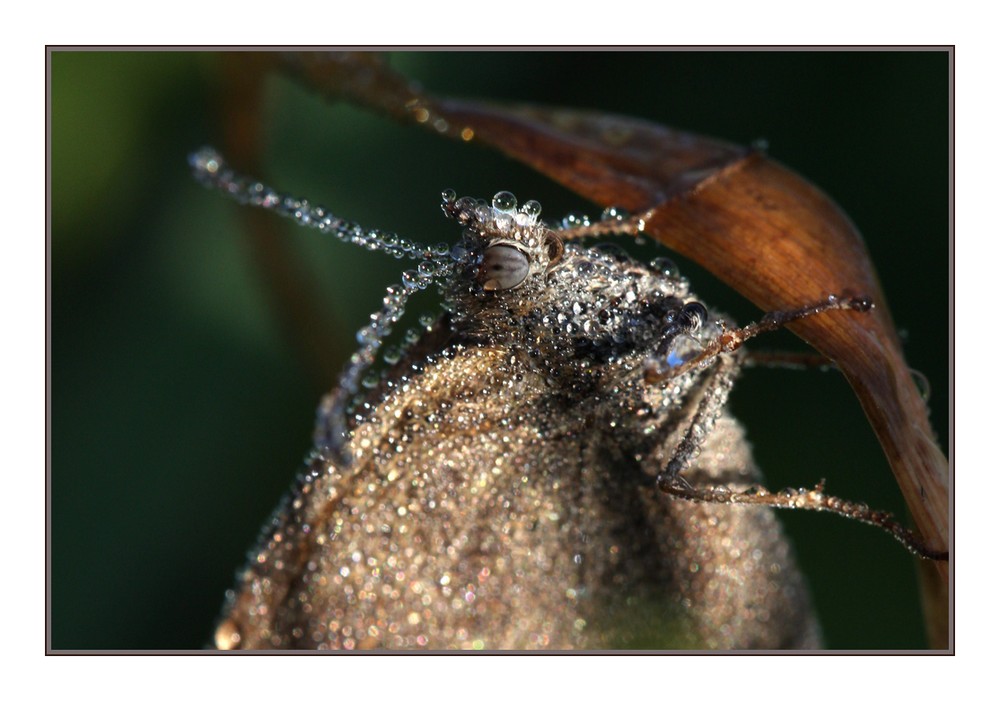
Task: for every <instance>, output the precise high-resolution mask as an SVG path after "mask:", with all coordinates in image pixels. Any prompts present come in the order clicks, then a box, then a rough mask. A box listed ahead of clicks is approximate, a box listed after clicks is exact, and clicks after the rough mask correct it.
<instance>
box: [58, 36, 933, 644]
mask: <svg viewBox="0 0 1000 701" xmlns="http://www.w3.org/2000/svg"><path fill="white" fill-rule="evenodd" d="M948 59H949V57H948V54H947V53H946V52H943V51H935V52H928V51H872V52H823V51H815V52H708V51H696V52H656V53H650V52H627V53H614V52H588V53H578V52H559V53H552V52H527V53H503V52H494V53H486V52H475V53H449V52H419V53H398V54H393V55H392V57H391V62H392V64H393V65H394V66H395V67H396V68H398V69H399V70H401V71H402V72H404V73H405V74H406V75H408V76H410V77H412V78H414V79H417V80H419V81H420V82H421V83H422V84H423V85H424V87H425V88H426V89H428V90H430V91H432V92H434V93H438V94H452V95H456V96H462V97H469V98H489V99H496V100H510V101H528V102H536V103H546V104H553V105H564V106H573V107H581V108H590V109H596V110H602V111H609V112H618V113H623V114H629V115H633V116H640V117H644V118H647V119H650V120H653V121H657V122H661V123H665V124H668V125H670V126H673V127H676V128H681V129H686V130H689V131H693V132H697V133H701V134H706V135H710V136H715V137H718V138H722V139H726V140H729V141H733V142H738V143H750V142H752V141H755V140H757V139H766V140H767V141H768V142H769V144H770V149H769V151H770V154H771V156H772V157H774V158H775V159H777V160H779V161H781V162H783V163H784V164H786V165H788V166H790V167H792V168H793V169H795V170H797V171H798V172H800V173H801V174H803V175H805V176H806V177H807V178H809V179H810V180H812V181H813V182H815V183H816V184H817V185H819V186H820V187H821V188H822V189H824V190H825V191H826V192H827V193H828V194H829V195H831V196H832V198H833V199H834V200H835V201H836V202H838V203H839V204H840V205H841V206H842V207H843V209H844V210H845V211H846V212H847V213H848V214H849V215H850V216H851V218H852V219H853V220H854V222H855V223H856V224H857V226H858V228H859V229H860V231H861V232H862V234H863V235H864V237H865V240H866V242H867V244H868V246H869V249H870V252H871V254H872V257H873V259H874V261H875V263H876V266H877V268H878V270H879V273H880V275H881V278H882V282H883V285H884V288H885V291H886V294H887V297H888V299H889V302H890V304H891V306H892V312H893V315H894V318H895V319H896V322H897V324H898V326H899V328H900V329H901V330H902V332H903V333H904V335H905V339H906V345H905V350H906V353H907V358H908V360H909V362H910V365H911V366H912V367H913V368H915V369H916V370H919V371H920V372H921V373H923V375H925V376H926V377H927V379H928V380H929V382H930V387H931V394H930V399H929V402H930V407H931V419H932V422H933V425H934V427H935V429H936V431H937V432H938V436H939V438H940V440H941V443H942V446H943V449H944V450H945V453H946V454H948V455H950V454H951V451H950V447H949V446H950V440H951V436H950V432H949V408H950V399H951V386H950V383H949V378H950V373H949V360H950V358H949V352H950V349H951V347H952V346H951V341H950V321H951V300H950V290H951V287H950V272H951V270H952V268H951V264H950V260H951V259H950V238H949V209H948V199H949V197H948V196H949V189H948V183H949V181H948V172H949V166H950V160H949V153H950V152H949V145H950V132H949V77H950V69H949V61H948ZM49 77H50V103H49V104H50V113H51V124H50V134H51V149H50V168H49V173H50V177H51V181H50V187H51V200H50V201H51V209H50V213H49V216H50V223H51V249H50V252H51V275H50V278H49V280H50V285H51V288H50V289H51V294H50V302H51V316H50V320H51V331H50V342H51V383H50V392H51V397H50V407H51V424H50V437H51V445H50V458H51V460H50V472H49V479H48V486H49V495H50V502H49V511H48V513H49V523H50V526H49V537H50V542H49V594H50V609H49V615H48V623H49V626H50V631H51V638H50V642H51V645H52V646H53V647H54V648H58V649H190V648H200V647H203V646H204V645H205V644H206V643H207V642H208V641H209V640H210V635H211V631H212V628H213V623H214V621H215V619H216V616H217V615H218V613H219V610H220V607H221V604H222V597H223V593H224V591H225V589H226V588H227V587H229V586H230V585H231V584H232V583H233V581H234V576H235V572H236V570H237V569H238V568H239V567H240V566H241V563H242V561H243V558H244V556H245V552H246V549H247V548H248V547H249V546H250V545H251V544H252V543H253V541H254V540H255V538H256V535H257V533H258V530H259V528H260V526H261V525H262V524H263V522H264V520H265V519H266V518H267V516H268V515H269V513H270V511H271V510H272V509H273V507H274V506H275V505H276V504H277V502H278V499H279V498H280V497H281V496H282V494H283V493H284V492H285V490H286V489H287V487H288V485H289V484H290V483H291V481H292V479H293V476H294V474H295V472H296V471H297V470H298V468H299V465H300V464H301V458H302V457H303V456H304V455H305V453H306V451H307V449H308V447H309V441H310V433H311V426H312V420H313V414H314V409H315V406H316V404H317V401H318V400H319V398H320V396H321V395H322V393H323V392H325V391H326V390H327V389H328V388H329V387H330V386H332V384H333V382H334V377H333V374H332V372H331V373H325V372H324V371H317V370H316V368H315V366H310V365H309V363H307V362H305V361H304V360H303V354H302V352H301V350H300V349H301V347H302V343H301V341H296V339H292V338H289V336H288V333H287V325H286V324H284V323H283V320H282V318H281V315H282V314H284V313H285V312H284V311H283V310H282V307H281V306H280V305H277V304H275V302H274V299H273V297H272V296H271V295H270V293H269V291H268V288H267V286H266V285H265V284H264V283H263V282H262V278H263V276H262V275H261V271H260V261H259V259H256V258H255V257H254V255H253V254H252V252H251V247H250V243H249V240H248V237H247V235H246V231H245V226H244V223H243V220H242V219H241V215H240V212H239V211H238V209H239V208H238V207H237V206H236V205H235V204H233V203H232V202H229V201H226V200H225V199H224V198H222V197H221V196H219V195H218V194H216V193H211V192H208V191H206V190H204V189H202V188H201V187H199V186H198V185H196V184H195V183H194V182H192V180H191V179H190V177H189V174H188V169H187V165H186V156H187V154H188V153H189V152H190V151H191V150H193V149H195V148H197V147H199V146H201V145H203V144H206V143H215V144H221V143H222V135H223V133H224V130H225V128H226V124H225V123H223V121H224V120H222V119H221V118H220V115H221V114H222V112H221V110H220V101H221V99H222V98H224V97H225V96H226V94H227V89H228V87H227V86H228V85H229V81H230V80H231V79H230V78H229V77H227V75H226V74H225V73H223V71H222V70H221V69H220V61H219V56H218V55H215V54H206V53H185V52H169V53H166V52H163V53H161V52H141V53H135V52H61V51H60V52H53V53H52V54H51V56H50V76H49ZM264 95H265V109H264V120H263V124H264V127H265V128H264V133H263V134H262V135H261V144H260V149H261V152H262V154H263V157H262V160H261V163H262V165H261V169H262V172H261V173H259V175H261V176H263V177H265V179H266V180H268V181H269V182H270V183H271V184H273V185H275V186H277V187H279V188H281V189H284V190H287V191H291V192H294V193H296V194H301V195H303V196H308V197H309V198H310V199H312V200H313V201H316V202H322V203H324V204H326V205H328V206H329V207H330V209H331V210H332V211H334V212H336V213H338V214H340V215H341V216H344V217H348V218H351V219H354V220H355V221H359V222H362V223H364V224H366V225H368V226H373V227H379V228H382V229H385V230H390V231H395V232H398V233H400V234H402V235H407V236H410V237H413V238H417V239H421V240H424V241H430V242H434V241H442V240H444V241H450V240H452V238H453V237H454V236H455V235H456V233H457V231H456V228H455V227H454V225H453V224H451V223H449V222H447V221H446V220H444V218H443V217H442V216H441V214H440V210H439V208H438V198H439V192H440V191H441V189H443V188H444V187H453V188H455V189H456V190H458V191H459V194H472V195H475V196H484V197H485V196H490V195H492V193H494V192H496V191H497V190H500V189H509V190H511V191H513V192H514V193H515V194H517V195H518V196H519V198H521V199H522V200H523V199H527V198H529V197H531V198H536V199H538V200H540V201H541V202H542V204H543V206H544V208H545V211H544V212H543V216H545V215H548V216H549V217H553V218H558V217H561V216H562V215H563V214H564V213H566V212H568V211H570V210H581V211H585V212H589V213H591V214H592V215H596V214H597V211H596V208H595V207H593V206H591V205H589V204H588V203H586V202H584V201H581V200H580V199H579V198H577V197H575V196H574V195H572V194H570V193H567V192H565V191H563V190H562V189H561V188H559V187H558V186H556V185H554V184H552V183H550V182H547V181H546V180H545V179H544V178H542V177H541V176H538V175H536V174H534V173H532V172H530V171H529V170H527V169H526V168H525V167H523V166H521V165H519V164H517V163H514V162H511V161H508V160H506V159H505V158H503V157H501V156H499V155H496V154H494V153H491V152H487V151H485V150H481V149H479V148H477V147H474V146H469V145H465V144H457V143H451V142H448V141H445V140H442V139H439V138H436V137H435V136H433V135H432V134H429V133H424V132H422V131H418V130H416V129H413V128H407V127H403V126H400V125H397V124H394V123H391V122H389V121H386V120H385V119H382V118H380V117H375V116H373V115H371V114H368V113H365V112H362V111H360V110H358V109H356V108H353V107H350V106H345V105H331V104H329V103H326V102H324V101H323V100H322V99H320V98H318V97H316V96H314V95H312V94H310V93H309V92H308V91H307V90H305V89H303V88H302V87H300V86H298V85H296V84H293V83H292V82H290V81H289V80H287V79H285V78H281V77H277V76H275V77H272V78H268V79H267V81H266V83H265V86H264ZM279 230H280V231H281V233H280V234H279V235H280V236H284V237H287V240H286V242H285V243H286V244H287V245H288V246H289V247H291V248H292V249H293V251H294V254H295V256H296V257H297V259H298V260H300V261H301V264H302V265H303V266H304V268H305V271H306V275H307V276H308V278H309V279H310V280H312V283H313V288H312V292H311V293H310V297H311V300H310V301H312V302H316V303H317V306H318V308H319V309H320V310H322V311H321V314H322V317H323V325H324V330H325V331H326V332H328V333H332V337H333V338H335V339H337V342H336V343H333V344H331V346H332V347H330V348H329V349H322V351H323V352H324V353H328V354H329V357H330V367H337V366H339V365H340V364H341V363H342V362H343V361H344V360H345V359H346V356H347V354H349V353H350V352H351V351H352V349H353V340H352V339H353V336H354V331H355V330H356V329H357V328H359V327H361V326H362V325H363V323H365V320H366V318H367V315H368V314H369V313H370V312H371V311H373V310H374V309H376V308H377V306H378V305H379V303H380V300H381V297H382V291H383V290H384V287H385V286H386V285H388V284H390V283H392V282H394V281H396V280H398V275H399V273H400V272H401V271H402V270H403V265H402V264H401V263H399V262H397V261H395V260H392V259H388V258H385V257H383V256H380V255H378V254H374V253H368V252H365V251H361V250H354V249H351V248H349V247H347V246H344V245H340V244H338V243H336V242H334V241H332V240H327V239H324V238H323V237H320V236H318V235H316V234H315V233H312V232H307V231H303V230H297V229H295V228H294V227H293V226H292V225H291V224H287V223H282V225H281V227H280V229H279ZM638 253H639V254H640V255H649V256H653V255H663V254H664V252H663V251H657V250H656V247H655V246H654V245H652V244H647V245H646V246H645V248H644V249H638ZM678 262H679V263H680V264H681V266H682V270H684V271H685V272H686V273H687V274H688V276H689V277H690V278H691V279H692V287H693V288H694V289H695V290H697V291H699V293H700V294H701V296H702V297H703V298H704V299H705V300H706V301H708V302H709V303H710V304H712V305H714V306H716V307H717V308H718V309H722V310H725V311H727V312H729V313H730V314H732V315H733V316H735V318H737V319H739V320H741V321H749V320H752V319H755V318H757V317H759V315H760V312H759V310H756V309H754V308H753V307H752V305H750V304H749V303H747V302H745V301H744V300H742V299H741V298H739V297H738V296H737V295H735V294H734V293H733V292H731V291H730V290H728V289H726V288H724V287H722V286H720V285H719V284H718V283H717V282H715V281H714V280H713V279H712V278H711V277H710V276H708V275H707V274H705V273H704V272H703V271H701V270H699V269H698V268H697V267H696V266H692V265H691V264H689V263H685V262H684V261H682V260H679V259H678ZM432 296H433V295H428V297H432ZM303 303H305V302H303ZM435 304H436V301H435V300H433V299H425V300H423V302H422V308H423V310H433V309H434V308H435ZM420 306H421V305H417V307H418V308H417V309H416V310H415V311H414V313H413V315H412V316H410V317H409V319H410V321H409V322H405V323H409V324H415V323H416V321H415V320H416V317H417V314H418V313H419V307H420ZM307 343H308V342H307ZM765 346H766V347H768V348H778V347H780V348H801V347H802V346H801V345H800V344H799V342H797V341H796V340H795V339H794V337H792V336H791V335H785V336H775V337H773V338H766V339H761V340H760V341H758V347H765ZM326 374H329V376H324V375H326ZM732 407H733V409H734V411H735V412H736V414H737V415H738V416H739V417H740V418H742V419H743V421H744V423H745V424H746V426H747V429H748V431H749V436H750V439H751V441H752V442H753V444H754V446H755V451H756V456H757V459H758V462H759V463H760V465H761V466H762V467H763V469H764V471H765V474H766V475H767V480H768V484H769V485H770V486H772V487H777V488H780V487H783V486H789V485H796V486H797V485H806V486H810V485H812V484H814V483H815V482H816V481H818V480H819V479H820V478H821V477H826V478H827V480H828V490H829V491H830V492H831V493H834V494H837V495H838V496H842V497H845V498H850V499H855V500H862V501H866V502H868V503H870V504H872V505H873V506H876V507H878V508H883V509H889V510H892V511H895V512H896V513H904V512H905V508H904V506H903V502H902V499H901V497H900V496H899V493H898V490H897V488H896V486H895V483H894V481H893V478H892V475H891V474H890V472H889V469H888V466H887V463H886V461H885V459H884V457H883V456H882V453H881V450H880V448H879V445H878V443H877V441H876V439H875V437H874V435H873V433H872V431H871V429H870V428H869V426H868V424H867V421H866V419H865V417H864V415H863V414H862V412H861V409H860V407H859V406H858V404H857V402H856V401H855V400H854V397H853V394H852V393H851V391H850V389H849V388H848V386H847V383H846V382H845V381H844V380H843V378H841V377H840V376H839V375H838V374H837V373H836V372H820V371H809V372H803V371H786V370H764V369H755V370H749V371H747V372H746V373H745V376H744V377H743V378H742V380H741V381H740V382H739V383H738V384H737V388H736V390H735V391H734V394H733V398H732ZM782 518H783V520H784V521H785V523H786V525H787V528H788V530H789V532H790V533H791V535H792V537H793V539H794V541H795V544H796V548H797V551H798V553H799V558H800V561H801V563H802V566H803V568H804V569H805V570H806V572H807V576H808V577H809V580H810V584H811V587H812V592H813V596H814V598H815V602H816V606H817V608H818V611H819V614H820V617H821V620H822V623H823V626H824V630H825V634H826V642H827V644H828V646H830V647H831V648H838V649H909V648H920V647H923V646H925V645H926V644H927V643H926V636H925V633H924V631H923V622H922V616H921V611H920V602H919V592H918V588H917V577H916V569H917V568H916V562H915V560H914V558H913V557H911V556H910V555H909V554H908V553H906V552H905V551H904V550H903V549H902V548H901V547H900V546H898V545H897V544H896V543H895V541H893V540H891V539H890V538H889V537H888V536H886V535H884V534H882V533H880V532H878V531H875V530H874V529H871V528H867V527H864V526H861V525H858V524H855V523H850V522H847V521H845V520H843V519H838V518H836V517H833V516H829V515H822V514H806V513H783V514H782Z"/></svg>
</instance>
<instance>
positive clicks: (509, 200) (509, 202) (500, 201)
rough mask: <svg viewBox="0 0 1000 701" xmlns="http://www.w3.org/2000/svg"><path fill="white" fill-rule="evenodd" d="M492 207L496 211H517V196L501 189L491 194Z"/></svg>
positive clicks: (510, 212)
mask: <svg viewBox="0 0 1000 701" xmlns="http://www.w3.org/2000/svg"><path fill="white" fill-rule="evenodd" d="M493 209H495V210H497V211H498V212H504V213H507V214H513V213H514V212H516V211H517V198H516V197H514V195H513V194H512V193H510V192H507V191H506V190H501V191H500V192H498V193H497V194H495V195H493Z"/></svg>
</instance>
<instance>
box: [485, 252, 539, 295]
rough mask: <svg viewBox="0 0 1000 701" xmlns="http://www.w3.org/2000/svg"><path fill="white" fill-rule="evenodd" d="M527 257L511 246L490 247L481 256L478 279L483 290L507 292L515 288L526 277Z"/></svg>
mask: <svg viewBox="0 0 1000 701" xmlns="http://www.w3.org/2000/svg"><path fill="white" fill-rule="evenodd" d="M529 267H530V266H529V264H528V256H527V254H526V253H524V251H521V250H520V249H518V248H514V247H513V246H505V245H504V244H498V245H496V246H490V247H489V248H487V249H486V252H485V253H484V254H483V266H482V267H481V268H480V269H479V279H480V280H482V283H483V289H484V290H489V291H491V292H492V291H494V290H509V289H511V288H512V287H517V286H518V285H520V284H521V283H522V282H524V280H525V278H526V277H528V269H529Z"/></svg>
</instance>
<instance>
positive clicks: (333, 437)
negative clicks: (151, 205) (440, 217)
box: [188, 147, 454, 461]
mask: <svg viewBox="0 0 1000 701" xmlns="http://www.w3.org/2000/svg"><path fill="white" fill-rule="evenodd" d="M188 163H189V164H190V166H191V170H192V171H193V173H194V176H195V178H196V179H197V180H198V181H199V182H200V183H202V184H203V185H205V186H206V187H208V188H211V189H215V190H219V191H221V192H223V193H224V194H226V195H228V196H229V197H231V198H233V199H234V200H236V201H237V202H239V203H240V204H245V205H249V206H251V207H259V208H261V209H266V210H269V211H272V212H275V213H277V214H279V215H281V216H283V217H287V218H289V219H292V220H293V221H294V222H295V223H296V224H299V225H300V226H304V227H308V228H310V229H315V230H317V231H319V232H321V233H325V234H332V235H333V236H334V237H336V238H337V239H339V240H341V241H347V242H349V243H353V244H357V245H359V246H363V247H364V248H366V249H368V250H369V251H381V252H383V253H387V254H389V255H391V256H392V257H393V258H399V259H402V258H409V259H410V260H418V261H420V263H419V265H417V268H416V270H407V271H405V272H404V273H403V279H402V282H401V283H399V284H396V285H390V286H389V287H388V288H386V293H385V297H383V299H382V308H381V309H380V310H378V311H377V312H375V313H374V314H372V315H371V322H370V323H369V324H368V325H367V326H365V327H364V328H362V329H361V330H360V331H358V333H357V340H358V343H359V344H360V348H358V350H357V351H356V352H355V353H354V354H353V355H352V356H351V358H350V360H349V361H348V364H347V367H346V368H345V369H344V372H343V373H342V374H341V375H340V380H339V382H338V384H337V387H336V388H335V389H334V390H333V392H332V394H331V396H330V397H329V398H328V401H327V402H325V403H324V404H325V406H326V407H328V409H327V411H328V412H329V413H328V415H327V416H326V417H325V419H326V421H327V422H328V423H329V430H328V431H326V432H325V434H326V436H327V438H326V442H327V445H325V446H323V447H325V448H329V449H331V450H334V451H336V452H338V453H340V454H341V456H342V457H343V458H344V460H345V461H349V460H350V456H349V455H347V454H346V451H345V446H346V442H347V441H346V438H347V421H346V417H347V406H348V402H349V401H350V398H351V397H353V396H354V395H355V394H356V393H357V392H358V390H359V388H360V384H361V377H362V376H363V375H364V373H365V372H367V370H368V369H369V368H370V367H371V366H372V365H373V364H374V362H375V357H376V354H377V353H378V350H379V348H380V347H381V346H382V342H383V340H384V339H385V338H386V337H387V336H388V335H389V334H390V333H392V329H393V326H394V325H395V324H396V322H397V321H399V319H400V318H401V317H402V316H403V310H404V307H405V306H406V300H407V299H408V298H409V297H410V295H412V294H413V293H414V292H416V291H417V290H423V289H426V288H427V287H429V286H430V285H431V284H432V283H433V282H434V281H435V280H440V279H443V278H445V277H447V276H448V275H449V274H450V273H451V272H452V270H453V269H454V261H453V259H452V257H451V255H450V250H451V249H450V246H448V245H447V244H437V245H435V246H425V245H421V244H417V243H414V242H413V241H410V240H409V239H405V238H401V237H399V236H397V235H396V234H391V233H386V232H382V231H379V230H377V229H366V228H365V227H363V226H361V225H360V224H356V223H354V222H350V221H347V220H344V219H341V218H339V217H336V216H333V215H332V214H330V213H329V212H328V211H327V209H326V208H325V207H322V206H318V205H313V204H311V203H310V202H309V201H308V200H305V199H300V198H297V197H292V196H290V195H286V194H283V193H279V192H277V191H276V190H274V189H273V188H271V187H269V186H268V185H265V184H264V183H262V182H260V181H258V180H255V179H253V178H249V177H246V176H243V175H240V174H239V173H236V172H235V171H233V170H232V169H231V168H229V166H228V165H226V162H225V160H224V159H223V158H222V156H220V155H219V153H218V152H217V151H215V150H214V149H212V148H209V147H206V148H202V149H201V150H199V151H196V152H195V153H192V154H191V155H190V156H189V157H188Z"/></svg>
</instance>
